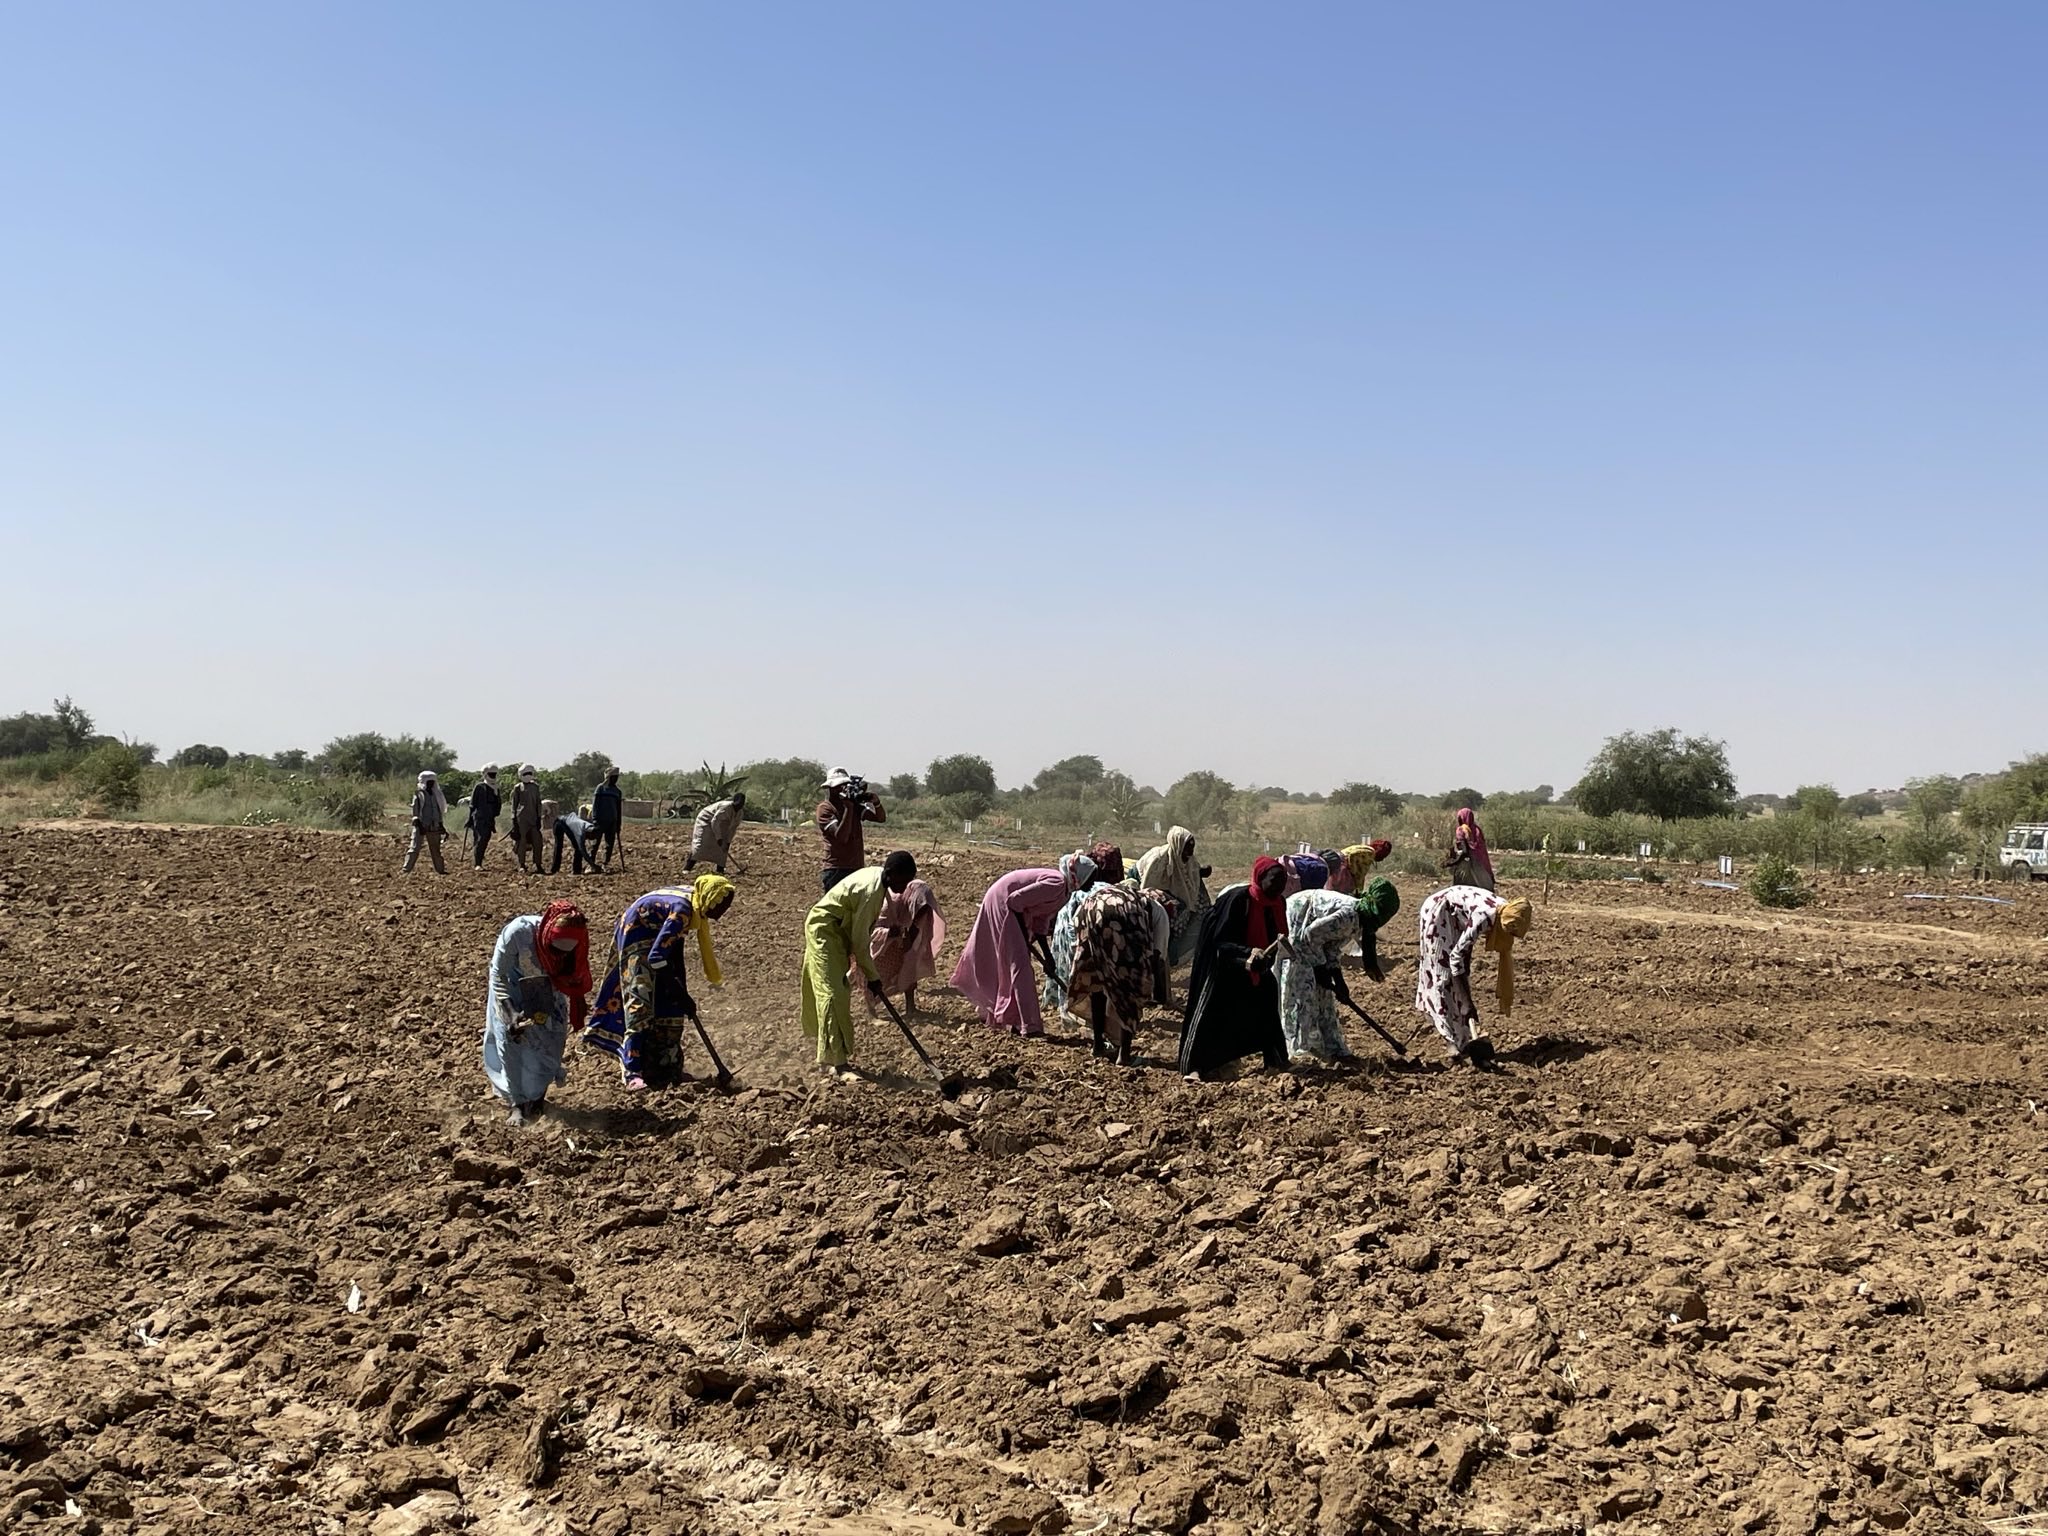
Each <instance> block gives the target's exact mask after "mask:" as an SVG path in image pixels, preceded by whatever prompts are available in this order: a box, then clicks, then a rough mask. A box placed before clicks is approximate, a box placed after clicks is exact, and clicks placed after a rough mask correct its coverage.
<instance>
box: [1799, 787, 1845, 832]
mask: <svg viewBox="0 0 2048 1536" xmlns="http://www.w3.org/2000/svg"><path fill="white" fill-rule="evenodd" d="M1792 809H1793V810H1794V811H1795V812H1796V813H1797V814H1799V815H1801V816H1804V817H1806V818H1807V819H1808V820H1809V821H1812V822H1815V823H1817V824H1818V825H1820V826H1828V825H1829V824H1831V823H1833V822H1834V821H1836V820H1838V819H1839V818H1840V816H1841V814H1842V792H1841V791H1840V790H1838V789H1836V788H1835V786H1834V785H1832V784H1802V785H1800V786H1799V787H1798V788H1797V789H1795V790H1793V791H1792Z"/></svg>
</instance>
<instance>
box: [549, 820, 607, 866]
mask: <svg viewBox="0 0 2048 1536" xmlns="http://www.w3.org/2000/svg"><path fill="white" fill-rule="evenodd" d="M564 842H567V843H570V844H572V845H573V846H574V847H575V849H576V865H575V870H576V873H577V874H579V875H580V874H582V873H583V866H584V865H586V864H590V865H591V867H592V868H595V867H596V865H595V863H594V861H593V860H592V859H591V857H590V850H589V849H587V848H585V847H584V846H583V839H582V838H580V837H578V836H577V835H576V834H575V833H574V832H571V831H570V830H569V829H568V828H567V827H564V826H560V825H557V826H556V828H555V859H554V862H553V863H552V864H550V865H548V873H549V874H551V875H559V874H560V873H561V872H562V844H563V843H564Z"/></svg>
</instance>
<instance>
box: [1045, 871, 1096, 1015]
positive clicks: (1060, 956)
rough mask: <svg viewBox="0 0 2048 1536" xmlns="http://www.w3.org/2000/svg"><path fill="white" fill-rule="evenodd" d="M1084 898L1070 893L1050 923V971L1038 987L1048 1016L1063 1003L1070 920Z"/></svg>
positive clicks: (1070, 965)
mask: <svg viewBox="0 0 2048 1536" xmlns="http://www.w3.org/2000/svg"><path fill="white" fill-rule="evenodd" d="M1087 895H1088V892H1087V891H1076V892H1074V894H1073V895H1071V896H1069V897H1068V898H1067V904H1066V905H1065V906H1063V907H1061V908H1060V915H1059V916H1058V917H1056V918H1054V919H1053V920H1052V969H1051V970H1049V971H1047V972H1046V973H1045V977H1044V979H1043V980H1042V981H1041V982H1040V983H1039V987H1038V1002H1039V1006H1040V1007H1041V1008H1043V1009H1044V1010H1045V1011H1046V1012H1048V1013H1057V1012H1058V1011H1059V1010H1060V1009H1062V1008H1064V1007H1065V1006H1066V1003H1067V978H1068V977H1069V976H1071V975H1072V974H1073V972H1074V918H1075V914H1077V913H1078V912H1079V911H1080V910H1081V903H1082V901H1083V900H1084V899H1085V898H1086V897H1087Z"/></svg>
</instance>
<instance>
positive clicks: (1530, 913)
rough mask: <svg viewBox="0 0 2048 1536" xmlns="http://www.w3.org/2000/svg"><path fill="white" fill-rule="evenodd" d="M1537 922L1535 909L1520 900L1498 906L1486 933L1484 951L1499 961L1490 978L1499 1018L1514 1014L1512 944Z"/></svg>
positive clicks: (1513, 952)
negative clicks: (1488, 951)
mask: <svg viewBox="0 0 2048 1536" xmlns="http://www.w3.org/2000/svg"><path fill="white" fill-rule="evenodd" d="M1535 921H1536V909H1535V908H1534V907H1532V906H1530V905H1529V903H1528V902H1527V901H1525V900H1524V899H1523V898H1522V897H1520V896H1517V897H1515V898H1514V899H1513V900H1512V901H1505V902H1502V903H1501V908H1500V910H1499V911H1498V912H1496V913H1494V915H1493V925H1492V926H1491V927H1489V928H1488V929H1487V930H1486V947H1487V948H1488V949H1490V950H1492V951H1493V952H1494V954H1496V955H1498V956H1499V957H1500V959H1499V964H1498V965H1497V967H1496V968H1495V973H1494V978H1493V995H1494V997H1495V998H1496V999H1497V1000H1498V1001H1499V1003H1500V1016H1501V1017H1502V1018H1506V1017H1507V1016H1508V1015H1509V1014H1511V1013H1513V1012H1514V1011H1515V940H1517V939H1519V938H1520V937H1522V935H1523V934H1525V933H1527V932H1528V931H1529V929H1530V927H1531V926H1532V925H1533V924H1534V923H1535Z"/></svg>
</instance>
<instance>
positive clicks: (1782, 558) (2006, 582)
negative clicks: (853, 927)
mask: <svg viewBox="0 0 2048 1536" xmlns="http://www.w3.org/2000/svg"><path fill="white" fill-rule="evenodd" d="M2044 52H2048V9H2044V8H2042V7H2040V6H2038V5H2033V4H2007V5H2000V4H1977V5H1972V6H1969V7H1952V6H1937V5H1934V4H1927V5H1916V6H1905V5H1896V4H1883V3H1877V4H1870V3H1862V4H1853V5H1852V4H1847V3H1843V4H1812V5H1801V6H1796V7H1787V6H1766V5H1762V4H1747V5H1745V4H1736V5H1726V6H1714V7H1675V6H1667V7H1642V6H1625V5H1620V4H1610V5H1587V4H1560V5H1551V6H1541V7H1538V6H1527V5H1508V4H1500V5H1485V4H1477V5H1468V6H1459V7H1399V8H1396V7H1368V6H1363V5H1355V4H1344V5H1327V6H1324V5H1295V6H1260V7H1252V6H1221V5H1209V4H1187V3H1171V4H1167V3H1159V4H1149V3H1118V4H1109V5H1103V4H1094V5H1078V4H1075V5H1022V6H1008V7H992V6H944V5H938V4H930V5H887V4H885V5H877V6H862V7H855V6H847V5H838V4H832V5H826V4H818V5H801V4H783V5H776V6H727V7H712V6H708V5H705V6H677V5H670V4H658V5H645V6H628V5H608V6H600V7H589V8H581V9H579V10H576V11H573V12H572V11H570V10H566V9H563V8H561V7H541V6H530V5H517V4H491V5H488V6H487V5H482V4H438V5H434V6H398V5H370V4H351V5H346V6H344V5H325V6H321V5H303V6H270V5H255V4H247V5H242V4H218V3H216V4H191V5H181V6H178V7H136V6H104V5H93V4H78V5H66V6H31V5H28V4H21V3H7V4H4V5H0V142H4V143H5V144H6V145H7V146H8V149H7V151H6V153H5V154H4V155H0V210H4V216H0V358H4V364H0V519H4V524H0V526H4V531H5V534H6V538H7V547H8V549H9V551H10V553H11V554H12V555H13V557H14V563H15V572H16V574H15V578H14V582H13V584H12V585H13V590H12V591H11V593H10V601H9V602H8V603H7V604H6V605H5V608H4V610H0V639H4V641H5V642H6V643H7V645H8V648H9V654H10V656H11V657H12V658H13V666H12V667H11V668H10V673H9V679H8V688H7V689H6V690H5V694H6V696H5V697H0V710H12V709H19V708H31V707H33V708H42V707H45V701H46V700H47V699H48V698H49V697H50V696H52V695H53V694H56V693H60V692H68V693H70V694H72V695H74V696H75V697H77V698H78V699H79V701H80V702H81V703H84V704H86V705H87V706H88V707H89V708H90V709H92V710H93V711H94V712H95V714H96V715H97V716H98V717H99V718H100V721H101V723H102V724H103V725H104V726H107V727H110V728H115V729H119V730H123V731H126V732H128V733H131V734H133V735H135V736H138V737H144V738H148V739H151V740H154V741H156V742H158V743H159V744H160V745H162V746H163V747H164V748H165V749H166V750H170V749H172V748H175V747H177V746H180V745H183V744H185V743H186V742H189V741H195V740H205V741H210V742H219V743H221V744H224V745H227V746H230V747H233V748H246V749H252V750H272V749H276V748H281V747H285V746H294V745H296V746H306V747H317V746H319V745H320V744H321V742H323V741H324V740H326V739H327V738H328V737H330V736H333V735H337V734H340V733H342V732H345V731H350V730H359V729H383V730H389V731H406V730H409V731H416V732H431V733H433V734H436V735H439V736H442V737H444V738H445V739H448V740H450V741H452V742H453V743H454V744H455V745H456V746H457V747H458V748H459V749H460V751H461V753H462V756H463V760H464V761H466V762H468V763H471V764H474V763H476V762H478V761H480V760H481V759H482V758H484V757H485V756H505V755H508V754H518V755H523V756H527V757H531V758H535V759H537V760H541V761H554V760H562V759H566V758H567V757H568V756H569V755H571V754H572V753H574V752H575V751H578V750H580V749H583V748H586V747H596V748H600V749H602V750H606V751H609V752H611V753H613V754H615V755H616V756H617V757H619V758H620V759H621V760H622V761H625V762H627V763H628V764H631V765H636V766H655V765H666V764H681V763H690V762H695V761H696V760H697V759H698V758H700V757H709V758H710V759H712V760H713V761H714V762H715V761H718V760H720V759H725V760H728V761H737V760H740V759H742V758H747V757H753V756H760V755H780V754H784V753H798V752H801V753H804V754H806V755H813V756H818V757H823V758H826V759H829V760H833V761H846V762H848V763H850V764H851V765H853V766H854V767H856V768H857V769H863V770H865V771H867V772H870V773H874V774H886V773H889V772H893V771H898V770H901V769H904V768H912V767H918V766H921V765H922V764H924V763H925V762H926V761H928V760H929V759H930V758H932V757H934V756H936V755H939V754H941V753H946V752H952V751H978V752H982V753H984V754H985V755H987V756H988V757H990V758H991V759H992V760H993V761H994V762H995V764H996V767H997V769H998V772H999V774H1000V776H1001V777H1002V778H1003V780H1004V781H1005V782H1017V781H1021V780H1023V779H1025V778H1028V777H1029V776H1030V774H1031V773H1032V772H1033V771H1035V770H1036V769H1037V768H1039V767H1041V766H1043V765H1044V764H1046V763H1048V762H1051V761H1053V760H1054V759H1056V758H1059V757H1062V756H1065V755H1067V754H1070V753H1074V752H1096V753H1099V754H1100V755H1102V756H1103V757H1104V758H1105V759H1107V760H1108V761H1110V762H1111V763H1113V764H1117V765H1121V766H1123V767H1126V768H1128V769H1129V770H1130V771H1131V772H1132V773H1134V774H1135V775H1137V776H1138V777H1139V778H1141V779H1144V780H1149V781H1151V782H1155V783H1159V784H1162V785H1163V784H1164V783H1165V782H1167V781H1168V780H1170V779H1172V778H1173V777H1175V776H1177V775H1178V774H1179V773H1181V772H1184V771H1186V770H1189V769H1192V768H1197V767H1206V768H1211V769H1214V770H1216V771H1219V772H1222V773H1224V774H1226V775H1227V776H1229V777H1231V778H1233V779H1236V780H1239V781H1252V782H1261V783H1280V784H1284V785H1287V786H1290V787H1297V788H1327V787H1329V786H1330V785H1332V784H1334V783H1336V782H1339V781H1341V780H1344V779H1349V778H1367V779H1373V780H1376V781H1379V782H1383V783H1390V784H1393V785H1396V786H1399V787H1402V788H1415V789H1425V788H1441V787H1446V786H1450V785H1455V784H1464V783H1470V784H1475V785H1477V786H1479V787H1481V788H1484V789H1494V788H1509V787H1520V786H1525V785H1528V784H1532V783H1536V782H1539V781H1548V782H1552V783H1557V784H1565V783H1568V782H1570V781H1571V780H1572V779H1573V778H1575V777H1576V775H1577V773H1578V772H1579V770H1580V769H1581V767H1582V766H1583V764H1584V762H1585V760H1586V758H1587V757H1588V756H1589V755H1590V754H1591V753H1592V751H1593V750H1594V749H1595V748H1597V746H1598V744H1599V742H1600V740H1601V738H1602V737H1604V736H1606V735H1608V734H1610V733H1612V732H1614V731H1617V730H1622V729H1626V728H1632V727H1639V728H1653V727H1656V726H1660V725H1664V724H1674V725H1677V726H1679V727H1681V728H1683V729H1686V730H1689V731H1696V732H1704V733H1707V734H1712V735H1716V736H1720V737H1724V738H1726V739H1727V741H1728V743H1729V746H1730V750H1731V753H1732V755H1733V758H1734V762H1735V766H1736V770H1737V775H1738V778H1739V779H1740V780H1741V781H1742V783H1743V785H1744V787H1745V788H1751V789H1785V788H1789V787H1791V786H1792V785H1793V784H1794V783H1798V782H1804V781H1809V780H1818V779H1828V780H1833V781H1834V782H1836V783H1838V784H1840V785H1842V786H1843V787H1845V788H1852V787H1853V788H1860V787H1863V786H1864V785H1867V784H1881V785H1888V784H1895V783H1897V782H1899V781H1901V780H1903V779H1904V778H1906V777H1908V776H1911V775H1916V774H1922V773H1929V772H1938V771H1944V770H1954V771H1964V770H1968V769H1972V768H1991V767H1997V766H2000V765H2002V764H2003V763H2004V762H2005V761H2006V760H2007V759H2008V758H2010V757H2013V756H2016V755H2019V754H2021V753H2023V752H2027V751H2038V750H2042V749H2044V748H2048V727H2043V726H2042V725H2041V724H2040V712H2039V710H2038V708H2034V707H2032V706H2031V705H2028V706H2025V707H2015V703H2016V693H2015V684H2016V683H2019V682H2024V681H2026V680H2029V679H2032V678H2034V677H2036V676H2037V675H2038V671H2039V668H2038V656H2039V648H2040V640H2041V636H2042V634H2043V633H2044V609H2043V604H2044V602H2048V595H2044V593H2043V591H2042V587H2041V581H2040V560H2039V550H2040V543H2041V530H2042V528H2043V526H2044V515H2043V514H2044V505H2043V503H2044V490H2048V464H2044V443H2048V432H2044V427H2048V283H2044V280H2043V277H2042V274H2043V273H2044V272H2048V196H2044V195H2043V194H2044V188H2048V91H2044V90H2043V89H2042V88H2041V83H2040V78H2039V66H2040V61H2041V59H2042V58H2043V57H2044Z"/></svg>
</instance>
